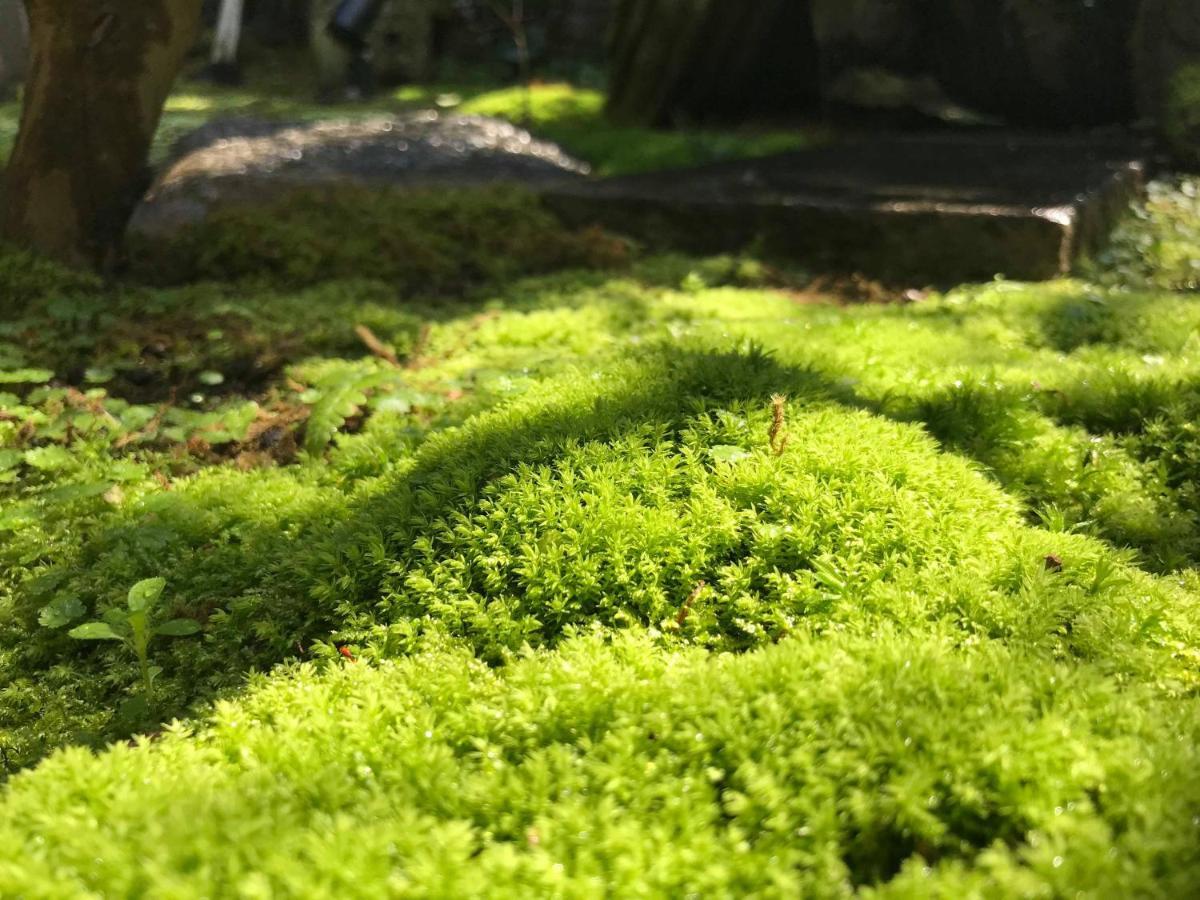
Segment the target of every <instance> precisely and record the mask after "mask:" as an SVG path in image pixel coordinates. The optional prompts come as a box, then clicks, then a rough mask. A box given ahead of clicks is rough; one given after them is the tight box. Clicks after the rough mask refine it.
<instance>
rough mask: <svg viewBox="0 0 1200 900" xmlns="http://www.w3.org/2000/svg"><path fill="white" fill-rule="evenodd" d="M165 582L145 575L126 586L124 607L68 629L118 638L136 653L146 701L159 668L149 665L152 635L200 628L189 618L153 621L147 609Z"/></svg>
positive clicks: (79, 636)
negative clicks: (94, 620)
mask: <svg viewBox="0 0 1200 900" xmlns="http://www.w3.org/2000/svg"><path fill="white" fill-rule="evenodd" d="M166 586H167V581H166V579H165V578H147V579H145V580H143V581H139V582H138V583H137V584H135V585H134V586H133V587H131V588H130V589H129V596H128V598H127V600H126V609H116V608H114V609H110V610H109V611H108V612H106V613H105V614H104V616H103V617H102V618H103V621H98V622H85V623H83V624H82V625H80V626H78V627H77V628H72V629H71V630H70V632H68V633H69V634H70V635H71V637H73V638H75V639H76V640H80V641H120V642H121V643H123V644H124V645H125V646H126V647H128V648H129V649H131V650H132V651H133V652H134V654H135V655H136V656H137V660H138V668H139V670H140V672H141V676H142V696H143V697H144V698H145V700H146V703H147V704H149V703H150V694H151V691H152V690H153V688H154V679H155V678H157V677H158V675H159V673H160V672H162V668H161V667H160V666H152V665H150V641H151V639H152V638H155V637H160V636H161V637H187V636H188V635H190V634H195V633H196V632H198V631H199V630H200V624H199V623H198V622H195V621H193V620H192V619H171V620H170V621H168V622H162V623H159V624H155V623H154V622H152V621H151V618H150V613H151V612H152V611H153V610H154V607H155V606H156V605H157V604H158V601H159V600H160V599H161V597H162V592H163V589H164V588H165V587H166Z"/></svg>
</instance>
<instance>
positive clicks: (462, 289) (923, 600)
mask: <svg viewBox="0 0 1200 900" xmlns="http://www.w3.org/2000/svg"><path fill="white" fill-rule="evenodd" d="M1182 196H1185V195H1184V194H1183V193H1182V192H1181V191H1176V192H1174V193H1171V194H1170V195H1169V197H1164V200H1163V202H1164V203H1167V202H1168V201H1169V202H1170V203H1173V204H1175V205H1174V206H1172V207H1171V208H1172V209H1173V210H1174V211H1175V212H1174V213H1172V215H1174V216H1175V218H1174V219H1172V220H1171V221H1185V220H1186V219H1187V213H1186V211H1184V209H1183V207H1181V206H1179V204H1178V198H1179V197H1182ZM1170 198H1175V199H1170ZM287 202H289V203H292V204H294V206H291V207H288V210H289V211H290V213H289V214H290V216H291V218H290V219H289V220H288V221H274V222H272V221H267V220H264V219H256V218H254V217H253V216H251V215H249V214H246V215H245V216H244V217H241V218H239V217H238V216H234V215H232V214H231V218H230V219H228V220H226V226H225V227H226V229H227V231H225V232H222V231H221V230H220V229H217V228H216V227H215V226H214V230H213V231H211V232H208V233H206V234H204V235H199V234H192V235H184V236H181V237H180V238H179V239H178V243H177V244H176V245H174V249H172V248H171V247H170V246H168V247H166V248H165V249H164V250H163V252H164V253H167V255H166V256H164V257H163V258H165V259H168V260H170V261H171V265H172V266H173V267H175V268H173V269H172V270H171V272H170V279H171V280H183V279H187V278H190V277H194V276H199V275H203V276H206V277H217V276H222V275H225V274H226V271H227V270H228V274H229V277H228V280H219V281H208V282H204V283H197V284H184V285H180V286H174V287H170V288H159V287H154V286H152V285H147V284H135V283H124V284H115V285H108V286H101V285H98V284H95V283H91V282H87V281H86V280H85V281H73V280H72V279H73V278H74V276H67V275H64V274H63V273H62V272H61V270H58V269H54V268H52V267H42V266H40V265H39V264H37V263H36V262H34V261H33V260H31V259H29V258H26V257H13V258H12V259H13V260H15V262H12V263H9V264H8V268H4V269H0V273H3V275H4V277H6V278H7V279H8V283H9V284H10V286H12V287H13V289H14V290H15V291H19V292H20V293H21V295H22V296H24V297H26V298H27V302H25V304H24V309H23V312H22V313H21V315H20V316H18V317H15V318H12V319H10V320H9V321H7V322H6V323H5V324H4V325H3V326H2V327H0V412H2V414H0V749H2V752H0V764H2V765H3V766H4V767H5V770H6V771H7V772H9V773H10V774H15V775H16V777H14V778H12V779H11V781H10V784H9V786H8V787H7V789H6V790H5V792H4V794H3V796H2V797H0V835H3V837H4V841H3V849H0V894H9V893H18V892H24V893H26V894H31V895H37V894H38V892H39V891H40V892H41V894H42V895H46V896H63V895H72V894H78V893H86V892H89V891H90V892H92V893H99V894H115V895H125V894H137V893H139V892H140V893H145V894H167V895H170V894H177V895H192V894H198V893H209V894H226V893H235V892H238V891H241V892H242V893H247V894H254V893H255V892H257V893H258V894H264V893H273V894H276V895H282V896H287V895H303V896H313V895H318V896H320V895H323V894H328V893H334V892H342V893H345V892H347V891H350V892H353V893H356V894H358V893H366V894H368V895H369V894H370V893H371V892H372V891H375V890H378V892H380V893H383V892H390V893H404V892H406V891H407V892H409V893H419V892H421V891H422V890H425V889H426V888H428V890H431V891H436V890H438V889H439V888H438V887H437V886H441V887H442V888H443V889H448V890H452V891H454V892H457V893H459V894H468V895H469V894H472V893H486V892H487V891H488V890H490V891H491V892H492V893H496V894H501V895H518V894H528V893H553V892H558V893H562V894H572V893H575V894H582V895H586V894H589V893H594V892H598V891H599V890H600V889H601V888H602V887H605V886H607V887H608V888H610V889H611V890H613V891H615V892H624V893H628V892H631V891H635V890H642V891H644V892H646V893H650V894H654V893H657V894H661V895H672V896H673V895H675V894H678V893H687V892H689V891H691V892H696V893H701V894H713V895H724V894H763V895H772V894H786V895H795V894H798V893H802V894H805V895H807V894H812V895H814V896H846V895H850V894H851V893H853V892H855V891H860V892H865V891H867V890H868V889H869V890H873V891H875V892H877V893H879V894H880V895H884V896H886V895H889V894H894V895H897V896H916V895H922V896H924V895H929V894H932V895H941V896H947V897H950V896H954V897H957V896H967V895H971V894H972V893H987V892H995V893H1001V894H1007V893H1012V894H1017V893H1021V892H1025V893H1039V892H1040V893H1045V894H1053V893H1055V892H1063V891H1066V890H1067V889H1068V888H1069V890H1071V891H1078V890H1083V891H1089V890H1091V891H1093V892H1094V893H1097V894H1103V893H1106V892H1109V891H1110V890H1115V891H1117V892H1118V893H1121V894H1129V895H1176V894H1180V893H1186V889H1187V887H1189V886H1190V885H1191V884H1193V883H1194V882H1195V880H1196V877H1197V865H1198V864H1200V861H1198V860H1197V858H1196V855H1195V846H1194V844H1195V842H1194V840H1192V837H1193V825H1194V823H1193V822H1192V816H1194V814H1195V813H1194V810H1195V806H1196V803H1197V802H1200V787H1198V786H1197V783H1196V775H1195V773H1196V772H1197V771H1200V769H1198V768H1197V766H1196V765H1195V759H1194V756H1195V751H1194V748H1195V747H1196V746H1200V744H1198V743H1197V741H1196V738H1197V736H1200V734H1198V728H1197V723H1198V721H1200V720H1197V718H1196V709H1195V694H1196V688H1197V684H1198V675H1197V672H1198V670H1197V661H1198V659H1200V656H1198V652H1200V651H1198V650H1197V646H1198V636H1200V613H1198V610H1200V606H1198V605H1197V603H1196V597H1197V596H1198V593H1200V579H1198V578H1197V575H1196V566H1197V564H1198V562H1200V494H1197V492H1196V489H1195V485H1196V483H1197V482H1200V449H1198V448H1200V441H1198V440H1197V435H1196V429H1195V426H1194V423H1195V422H1196V421H1197V418H1198V416H1200V391H1198V389H1197V384H1200V378H1198V376H1200V371H1198V368H1197V356H1196V353H1195V350H1196V338H1195V332H1196V331H1197V329H1198V328H1200V308H1198V307H1197V305H1196V303H1195V302H1194V298H1193V297H1192V296H1191V295H1190V294H1188V293H1184V292H1179V291H1174V290H1170V289H1167V288H1165V287H1162V286H1155V285H1154V284H1153V283H1152V282H1147V281H1145V280H1142V279H1139V278H1133V277H1129V278H1124V279H1123V278H1122V277H1121V276H1120V275H1119V271H1120V270H1119V269H1113V270H1111V272H1110V275H1111V277H1110V282H1111V283H1110V284H1107V285H1100V284H1094V283H1084V282H1077V281H1059V282H1053V283H1048V284H1037V285H1022V284H1012V283H1006V282H993V283H988V284H984V285H975V286H963V287H961V288H959V289H957V290H955V291H952V292H950V293H949V294H947V295H945V296H931V297H928V298H926V299H924V300H922V301H921V302H919V303H910V304H903V305H900V304H891V305H854V304H847V303H844V302H841V303H839V302H836V301H837V299H838V298H836V297H833V296H830V295H828V294H825V293H822V291H821V289H820V287H819V286H817V285H806V284H805V282H804V281H803V280H802V279H801V277H800V275H799V274H798V273H791V274H788V275H785V274H784V273H780V272H777V271H775V270H773V269H771V268H769V267H766V266H763V265H761V264H758V263H756V262H755V261H754V260H752V259H748V258H738V259H732V258H717V259H711V260H700V259H690V258H684V257H655V258H650V259H639V258H637V256H636V255H632V256H631V255H622V254H619V253H618V254H616V255H615V256H614V250H616V249H619V248H624V244H622V243H620V242H618V243H615V244H614V243H613V242H612V241H611V239H609V238H606V237H604V236H601V235H579V234H569V233H568V234H564V233H562V232H561V231H560V232H558V233H557V234H555V233H554V226H553V222H552V221H551V220H549V219H547V218H544V214H543V213H542V212H540V210H538V209H537V207H536V205H535V204H533V202H532V201H531V200H529V198H528V197H526V196H524V195H520V194H512V193H506V192H502V193H500V194H486V193H485V194H482V195H463V194H447V195H444V196H433V195H427V196H425V195H423V196H418V197H415V198H410V199H408V200H401V199H399V198H396V197H392V196H384V197H380V198H374V199H371V198H363V197H358V198H355V200H354V202H353V203H349V202H347V203H346V205H345V207H344V208H339V207H338V206H337V205H336V203H335V202H334V201H332V200H330V201H329V202H318V201H317V200H313V199H311V198H310V199H307V200H305V199H303V198H299V197H298V198H291V199H289V201H287ZM352 212H353V213H354V214H355V215H356V216H357V221H356V222H355V228H354V229H353V235H354V236H353V237H352V238H350V239H347V240H345V241H335V240H334V239H333V238H329V237H327V236H325V235H324V233H323V231H322V228H325V229H328V230H332V231H334V232H337V231H339V230H345V231H347V232H350V231H351V228H350V226H349V224H347V223H349V222H350V221H351V220H350V215H351V213H352ZM239 215H240V214H239ZM276 218H277V217H276ZM364 221H365V222H368V223H370V224H371V228H366V229H364V228H361V227H360V226H361V224H362V222H364ZM1147 221H1148V226H1147V227H1149V228H1151V229H1158V230H1156V231H1153V232H1152V233H1153V234H1154V235H1155V239H1158V238H1159V237H1161V236H1162V235H1163V234H1164V233H1166V231H1165V230H1164V229H1163V228H1162V226H1161V223H1162V222H1163V221H1166V220H1165V219H1164V218H1162V217H1161V216H1156V217H1152V218H1150V219H1148V220H1147ZM331 222H333V223H335V226H336V227H331V226H330V224H329V223H331ZM522 223H523V224H522ZM338 237H342V235H338ZM309 242H315V245H316V247H317V248H318V251H319V253H313V252H312V250H311V247H310V246H308V244H309ZM543 242H545V245H544V246H543ZM206 245H209V246H211V247H212V249H211V253H212V255H211V256H209V257H205V256H204V255H203V253H204V252H205V250H204V247H205V246H206ZM597 250H599V251H602V252H596V251H597ZM455 260H457V261H458V263H459V265H460V267H461V266H469V270H468V271H466V272H462V271H455V270H454V269H453V267H452V263H453V262H454V261H455ZM613 262H619V263H620V266H619V267H616V268H614V267H613V266H612V265H610V263H613ZM567 264H570V265H575V266H582V268H568V269H560V267H561V266H563V265H567ZM539 270H551V271H543V274H539V275H536V276H528V275H523V274H522V273H527V272H530V271H539ZM255 274H258V275H259V281H258V283H255V282H254V281H253V280H251V279H252V277H253V276H254V275H255ZM351 274H352V275H353V276H354V277H345V276H348V275H351ZM334 276H337V277H334ZM518 276H520V277H518ZM64 279H65V280H64ZM798 286H799V287H805V288H806V289H805V290H803V291H798V290H797V287H798ZM415 294H416V295H420V299H413V295H415ZM356 326H363V328H365V329H367V330H369V339H367V338H365V337H364V335H363V330H362V329H356ZM247 360H249V362H247ZM139 373H141V374H139ZM248 373H251V374H253V373H257V374H255V377H253V378H250V377H248ZM143 379H144V383H142V384H139V383H138V382H139V380H143ZM778 396H786V398H787V399H786V400H785V401H780V400H777V399H776V398H777V397H778ZM155 575H161V576H163V577H165V578H166V579H167V581H168V586H167V593H166V594H165V595H164V596H165V601H164V606H163V609H162V611H161V612H162V615H163V616H164V617H166V616H170V617H185V618H189V619H192V620H194V621H196V622H198V623H201V625H202V629H203V633H202V635H198V636H195V637H185V638H178V639H172V640H169V641H168V640H163V641H161V642H158V643H156V644H155V645H154V646H153V650H152V652H153V660H152V662H153V663H154V664H155V665H157V666H161V668H162V674H161V675H160V676H159V678H158V680H157V681H156V682H155V686H154V697H153V701H154V703H153V706H152V708H150V709H145V708H141V709H139V708H138V705H137V704H136V703H131V702H129V701H130V700H131V699H133V698H134V697H135V696H136V691H137V682H138V672H137V669H136V666H135V665H132V664H131V658H130V656H129V654H128V653H126V652H125V651H124V650H123V649H122V648H120V647H119V646H116V645H105V644H101V643H89V644H84V643H81V642H79V641H75V640H72V639H71V638H70V637H69V636H68V631H69V629H70V627H71V626H73V625H74V624H76V623H78V622H81V621H86V620H87V619H90V618H92V617H93V616H94V615H103V614H104V612H105V611H106V610H107V609H109V608H110V607H113V606H116V605H120V604H123V603H124V602H125V601H124V597H125V594H126V592H127V591H128V589H129V587H130V585H132V584H133V583H135V582H137V581H138V580H140V579H143V578H147V577H151V576H155ZM350 659H353V660H355V661H354V662H350V661H349V660H350ZM248 673H258V674H252V675H249V683H248V681H247V678H248ZM173 717H181V718H182V720H183V724H178V725H168V724H166V723H168V722H169V721H170V720H171V719H172V718H173ZM137 733H144V734H151V735H154V738H153V739H151V738H145V739H142V740H141V741H140V742H139V746H137V747H129V746H126V745H125V743H124V742H123V741H124V740H125V739H127V738H128V737H129V736H130V735H132V734H137ZM697 735H699V738H697ZM114 742H116V743H114ZM64 745H79V746H78V747H75V748H71V747H69V746H68V747H67V748H66V749H62V748H63V747H64ZM80 747H84V748H87V750H88V752H83V751H82V750H81V749H80ZM1014 748H1016V749H1014ZM92 751H98V752H95V753H93V752H92ZM26 768H33V771H30V772H27V773H25V774H16V773H17V772H19V770H21V769H26ZM448 784H449V785H454V786H455V790H453V791H448V790H447V788H446V785H448ZM94 821H104V822H106V823H109V825H110V827H109V828H108V829H106V830H97V829H95V828H91V827H85V825H86V824H87V823H90V822H94ZM96 859H100V860H101V862H100V863H96V862H95V860H96ZM558 867H561V868H558ZM446 885H450V886H451V887H450V888H445V886H446ZM355 886H357V887H355Z"/></svg>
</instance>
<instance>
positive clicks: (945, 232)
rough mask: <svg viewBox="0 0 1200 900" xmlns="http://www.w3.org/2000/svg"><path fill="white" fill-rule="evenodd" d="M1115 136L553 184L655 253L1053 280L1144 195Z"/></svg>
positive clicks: (796, 158) (809, 156)
mask: <svg viewBox="0 0 1200 900" xmlns="http://www.w3.org/2000/svg"><path fill="white" fill-rule="evenodd" d="M1142 158H1143V148H1142V147H1140V146H1139V145H1136V144H1135V143H1133V142H1131V141H1123V140H1117V139H1108V140H1103V141H1102V140H1096V139H1090V138H1062V137H1039V136H1030V135H998V134H994V133H989V134H973V135H926V136H900V135H879V136H874V137H862V138H858V139H855V140H852V141H848V142H845V143H839V144H834V145H829V146H825V147H822V148H818V149H813V150H804V151H798V152H793V153H786V154H781V155H777V156H770V157H765V158H760V159H753V160H741V161H737V162H727V163H718V164H715V165H708V166H703V167H700V168H694V169H688V170H677V171H671V172H657V173H653V174H647V175H636V176H628V177H620V178H613V179H607V180H603V181H593V182H574V183H570V184H563V185H554V186H552V187H550V188H549V189H548V190H547V191H546V192H545V196H546V198H547V200H548V201H549V203H550V204H551V205H552V206H553V207H554V208H555V209H556V210H557V211H558V212H559V213H560V214H561V215H562V216H564V217H565V218H566V219H567V220H569V221H570V222H571V223H572V224H580V225H583V224H599V225H602V226H604V227H607V228H611V229H613V230H615V231H619V232H622V233H626V234H630V235H633V236H635V237H638V238H640V239H642V240H644V241H646V242H648V243H650V244H651V245H654V246H660V247H676V248H680V249H686V250H691V251H697V252H731V251H736V250H739V249H742V248H745V247H746V246H748V245H751V244H753V245H755V246H756V247H759V248H761V249H762V250H764V251H766V252H768V253H772V254H776V255H780V256H783V257H785V258H788V259H791V260H794V261H797V262H799V263H801V264H804V265H810V266H812V267H814V268H820V269H833V270H838V271H852V272H861V273H864V274H869V275H874V276H877V277H882V278H889V279H902V280H907V281H921V282H924V283H933V284H940V283H951V282H957V281H968V280H980V279H989V278H991V277H993V276H995V275H997V274H1003V275H1005V276H1007V277H1009V278H1017V279H1030V280H1036V279H1044V278H1053V277H1056V276H1059V275H1062V274H1066V273H1068V272H1069V271H1070V270H1071V269H1072V267H1073V265H1074V263H1075V262H1076V261H1077V260H1078V259H1079V257H1080V256H1081V255H1083V254H1085V253H1087V252H1090V251H1092V250H1094V249H1096V248H1098V247H1099V246H1102V245H1103V243H1104V241H1105V240H1106V239H1107V237H1108V235H1109V233H1110V231H1111V229H1112V226H1113V225H1114V224H1115V222H1116V220H1117V219H1118V218H1119V217H1120V216H1121V215H1122V214H1123V213H1124V211H1125V210H1126V209H1127V208H1128V205H1129V203H1130V202H1131V201H1132V200H1134V199H1135V198H1136V197H1137V196H1138V195H1139V194H1140V192H1141V191H1142V189H1143V184H1144V172H1145V166H1144V164H1143V162H1142Z"/></svg>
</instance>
